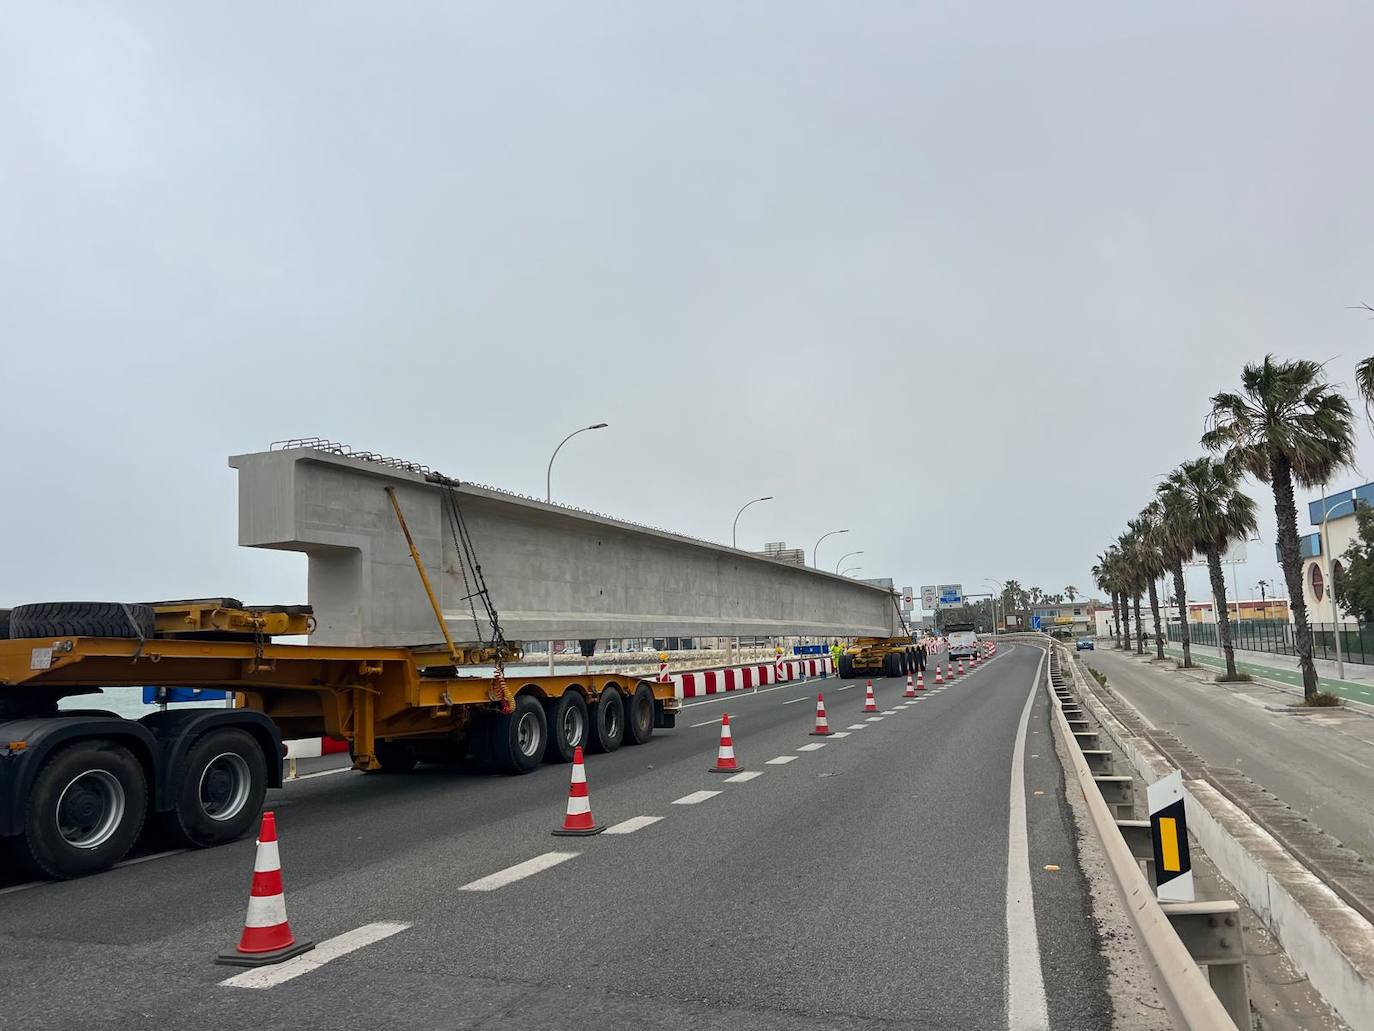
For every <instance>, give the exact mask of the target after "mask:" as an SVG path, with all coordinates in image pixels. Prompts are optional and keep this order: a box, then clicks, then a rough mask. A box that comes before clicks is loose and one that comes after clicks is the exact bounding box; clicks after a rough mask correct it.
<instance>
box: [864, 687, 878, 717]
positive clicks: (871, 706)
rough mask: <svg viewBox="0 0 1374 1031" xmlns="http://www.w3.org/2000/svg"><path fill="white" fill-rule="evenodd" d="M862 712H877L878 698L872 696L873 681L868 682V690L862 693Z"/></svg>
mask: <svg viewBox="0 0 1374 1031" xmlns="http://www.w3.org/2000/svg"><path fill="white" fill-rule="evenodd" d="M863 711H864V712H877V711H878V699H876V698H874V697H873V681H871V680H870V681H869V682H868V690H867V691H866V692H865V693H864V710H863Z"/></svg>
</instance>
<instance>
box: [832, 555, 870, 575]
mask: <svg viewBox="0 0 1374 1031" xmlns="http://www.w3.org/2000/svg"><path fill="white" fill-rule="evenodd" d="M862 554H863V552H862V551H851V552H850V553H849V554H848V555H841V556H840V562H843V561H844V560H845V559H847V558H853V557H854V556H855V555H862ZM840 562H836V563H835V572H837V573H839V572H840ZM840 575H841V576H843V575H844V574H843V573H840Z"/></svg>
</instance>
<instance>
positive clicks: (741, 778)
mask: <svg viewBox="0 0 1374 1031" xmlns="http://www.w3.org/2000/svg"><path fill="white" fill-rule="evenodd" d="M762 776H763V771H762V770H745V771H744V772H743V773H736V774H735V775H734V776H733V777H726V778H725V783H726V784H747V783H749V781H751V780H753V779H754V778H755V777H762Z"/></svg>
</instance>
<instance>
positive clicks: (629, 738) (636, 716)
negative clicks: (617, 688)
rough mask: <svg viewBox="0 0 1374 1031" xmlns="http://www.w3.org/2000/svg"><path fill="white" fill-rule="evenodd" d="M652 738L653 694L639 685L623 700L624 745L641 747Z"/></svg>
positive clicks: (645, 686)
mask: <svg viewBox="0 0 1374 1031" xmlns="http://www.w3.org/2000/svg"><path fill="white" fill-rule="evenodd" d="M653 736H654V693H653V691H651V690H650V689H649V685H648V684H640V685H639V686H638V687H636V688H635V693H634V694H632V695H631V696H630V697H629V698H627V699H625V744H627V745H642V744H645V743H647V742H648V740H649V738H651V737H653Z"/></svg>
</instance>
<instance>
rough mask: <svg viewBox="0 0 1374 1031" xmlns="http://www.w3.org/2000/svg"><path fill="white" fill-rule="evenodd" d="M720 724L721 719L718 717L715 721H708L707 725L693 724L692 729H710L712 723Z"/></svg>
mask: <svg viewBox="0 0 1374 1031" xmlns="http://www.w3.org/2000/svg"><path fill="white" fill-rule="evenodd" d="M719 722H720V717H719V716H717V717H716V718H715V719H713V720H707V721H706V722H705V723H693V724H692V729H693V730H695V729H696V728H697V727H709V726H710V725H711V724H712V723H719Z"/></svg>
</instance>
